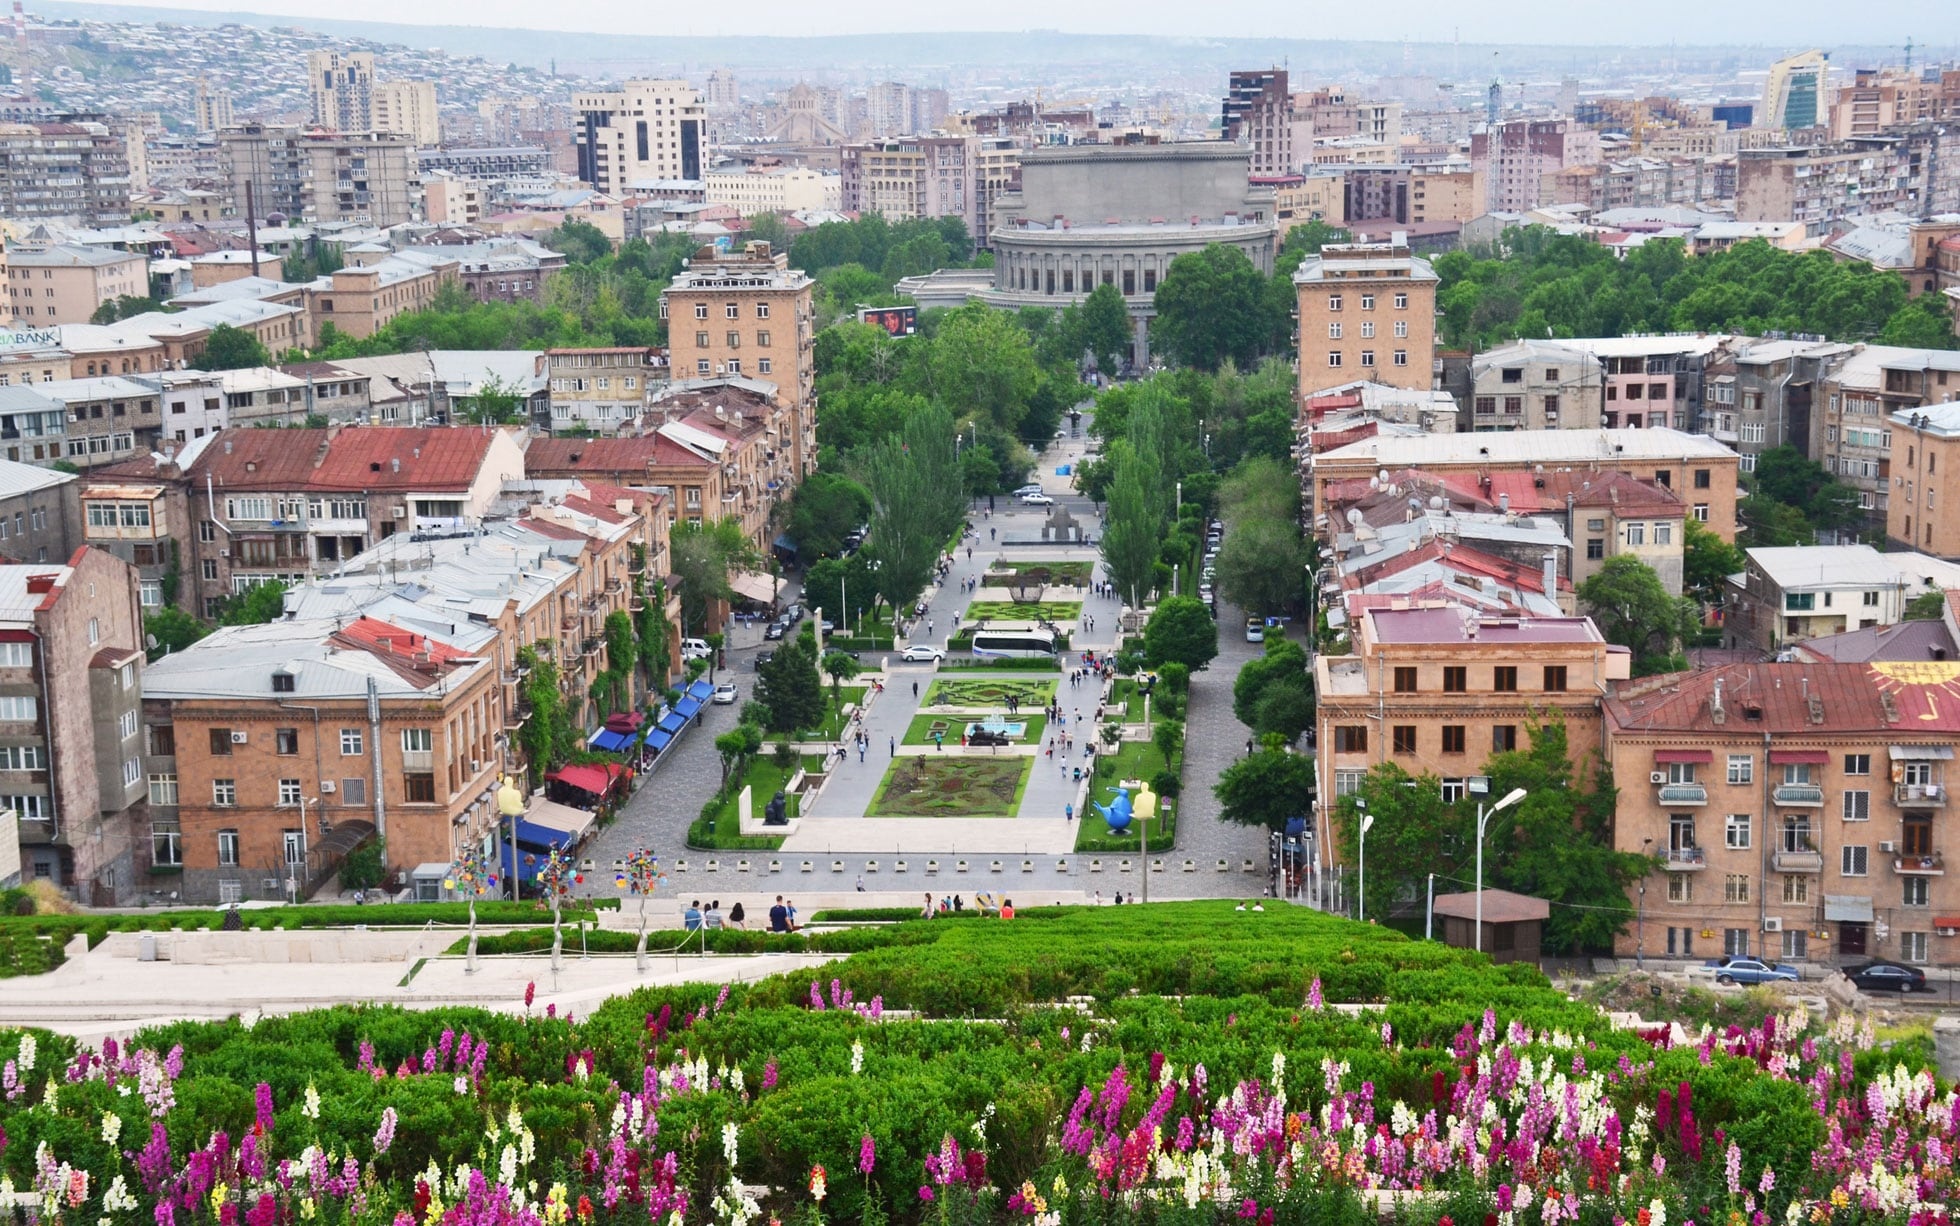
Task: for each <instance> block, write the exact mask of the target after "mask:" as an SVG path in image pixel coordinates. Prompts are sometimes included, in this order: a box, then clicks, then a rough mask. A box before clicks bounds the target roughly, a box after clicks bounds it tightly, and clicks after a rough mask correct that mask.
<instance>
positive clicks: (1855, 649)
mask: <svg viewBox="0 0 1960 1226" xmlns="http://www.w3.org/2000/svg"><path fill="white" fill-rule="evenodd" d="M1791 650H1793V651H1794V652H1795V653H1796V656H1797V659H1799V660H1802V661H1813V662H1816V663H1835V664H1866V663H1870V662H1872V661H1875V660H1954V659H1960V644H1956V643H1955V642H1954V641H1953V633H1952V631H1950V630H1948V629H1947V628H1946V623H1945V622H1944V621H1910V622H1899V623H1898V624H1897V625H1892V626H1865V627H1862V628H1860V629H1857V630H1847V631H1845V632H1844V633H1843V634H1827V635H1823V636H1822V637H1820V638H1814V639H1805V640H1804V641H1802V642H1800V643H1794V644H1792V645H1791Z"/></svg>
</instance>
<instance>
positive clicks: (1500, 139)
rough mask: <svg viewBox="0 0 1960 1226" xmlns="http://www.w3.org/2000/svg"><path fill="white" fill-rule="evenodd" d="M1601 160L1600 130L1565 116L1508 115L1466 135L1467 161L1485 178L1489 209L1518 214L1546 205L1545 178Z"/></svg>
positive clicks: (1495, 211)
mask: <svg viewBox="0 0 1960 1226" xmlns="http://www.w3.org/2000/svg"><path fill="white" fill-rule="evenodd" d="M1598 161H1599V133H1597V132H1594V131H1593V130H1591V129H1590V128H1582V127H1580V126H1579V125H1578V124H1576V123H1573V122H1572V121H1571V120H1569V119H1510V120H1504V121H1502V122H1499V123H1498V124H1496V125H1495V126H1494V127H1490V128H1487V129H1486V130H1485V131H1482V132H1477V133H1474V134H1473V135H1472V136H1471V137H1470V164H1471V165H1472V166H1473V167H1475V168H1476V169H1477V170H1478V171H1479V172H1481V173H1482V175H1483V177H1484V190H1485V191H1486V193H1488V194H1487V197H1486V199H1487V202H1488V205H1489V209H1488V211H1490V212H1493V213H1522V212H1526V211H1528V210H1530V209H1535V208H1537V207H1538V206H1539V205H1541V204H1545V203H1548V201H1547V200H1546V199H1545V180H1546V176H1548V175H1553V174H1556V173H1557V172H1558V171H1561V170H1564V169H1565V168H1566V167H1568V166H1590V165H1592V164H1594V163H1596V162H1598Z"/></svg>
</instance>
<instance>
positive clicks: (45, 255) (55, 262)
mask: <svg viewBox="0 0 1960 1226" xmlns="http://www.w3.org/2000/svg"><path fill="white" fill-rule="evenodd" d="M144 258H145V257H144V256H143V255H142V253H140V252H135V251H117V250H116V249H114V248H113V247H75V246H66V245H64V246H60V247H49V248H47V249H46V250H43V251H9V252H8V253H7V263H8V265H10V266H11V267H14V268H110V267H113V266H115V265H117V264H127V263H129V262H130V261H132V260H133V261H135V262H136V263H139V264H140V263H142V262H143V261H144Z"/></svg>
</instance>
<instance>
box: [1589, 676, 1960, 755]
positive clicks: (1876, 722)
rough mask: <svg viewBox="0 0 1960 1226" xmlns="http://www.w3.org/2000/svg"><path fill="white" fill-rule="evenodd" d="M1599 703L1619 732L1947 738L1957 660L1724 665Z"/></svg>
mask: <svg viewBox="0 0 1960 1226" xmlns="http://www.w3.org/2000/svg"><path fill="white" fill-rule="evenodd" d="M1718 681H1719V682H1720V683H1721V685H1722V708H1723V711H1724V712H1725V715H1726V718H1725V720H1724V722H1723V723H1720V724H1717V723H1716V722H1715V718H1714V714H1713V712H1712V710H1711V705H1712V700H1713V697H1714V692H1715V685H1716V683H1717V682H1718ZM1605 708H1606V714H1607V719H1608V721H1609V722H1610V724H1611V726H1612V727H1613V728H1615V729H1616V730H1617V731H1619V732H1620V733H1621V734H1623V735H1625V734H1639V733H1642V732H1657V733H1659V732H1664V733H1670V734H1673V733H1695V732H1701V733H1714V732H1717V731H1718V730H1719V731H1722V732H1741V733H1743V734H1745V735H1746V734H1752V733H1753V734H1758V735H1760V734H1762V733H1773V734H1781V735H1784V736H1813V737H1814V736H1823V737H1828V736H1833V735H1837V734H1842V733H1847V732H1865V733H1877V734H1880V735H1883V736H1891V737H1898V738H1901V739H1907V740H1916V739H1919V738H1921V737H1926V736H1934V737H1939V738H1942V739H1945V740H1948V741H1950V740H1951V739H1952V737H1953V734H1954V733H1955V732H1960V661H1951V660H1911V661H1904V660H1901V661H1881V662H1876V663H1870V664H1774V663H1771V664H1731V665H1726V666H1723V667H1720V668H1710V669H1704V670H1702V671H1701V672H1697V673H1674V674H1671V675H1669V676H1666V677H1648V678H1643V679H1642V680H1640V681H1636V682H1633V683H1632V684H1630V685H1623V686H1621V687H1619V688H1618V689H1617V690H1616V691H1615V693H1614V694H1612V695H1611V696H1610V697H1608V698H1607V700H1606V703H1605ZM1751 712H1754V714H1753V715H1752V714H1751Z"/></svg>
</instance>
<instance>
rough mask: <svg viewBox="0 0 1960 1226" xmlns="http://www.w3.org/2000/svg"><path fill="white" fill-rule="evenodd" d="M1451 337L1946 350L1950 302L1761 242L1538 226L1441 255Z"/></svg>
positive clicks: (1887, 275) (1476, 341) (1479, 342)
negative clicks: (1702, 338) (1697, 242)
mask: <svg viewBox="0 0 1960 1226" xmlns="http://www.w3.org/2000/svg"><path fill="white" fill-rule="evenodd" d="M1435 268H1436V274H1437V276H1438V277H1439V278H1440V284H1439V285H1438V287H1437V295H1436V306H1437V309H1438V311H1439V312H1440V314H1441V316H1442V319H1441V324H1440V327H1441V337H1442V340H1443V343H1444V344H1446V345H1451V346H1454V347H1457V348H1466V349H1472V350H1480V349H1488V348H1490V347H1492V346H1494V345H1499V344H1502V343H1504V342H1506V341H1509V340H1512V339H1514V338H1518V337H1546V336H1553V337H1558V336H1624V335H1628V334H1630V333H1635V332H1669V331H1680V332H1696V331H1702V332H1742V333H1748V334H1752V335H1760V334H1762V333H1764V332H1768V331H1773V330H1780V331H1784V332H1808V333H1816V334H1820V335H1823V336H1828V337H1830V338H1832V339H1833V340H1843V341H1857V340H1877V341H1881V342H1883V343H1885V344H1888V345H1906V346H1911V347H1914V348H1921V349H1950V348H1953V347H1955V345H1956V344H1960V340H1956V338H1955V336H1954V334H1953V319H1952V313H1951V310H1950V309H1949V307H1948V305H1947V303H1946V301H1945V299H1944V297H1943V296H1942V295H1939V294H1922V295H1920V296H1919V297H1918V298H1913V299H1908V297H1907V293H1906V285H1905V282H1904V281H1903V280H1902V279H1901V278H1900V277H1899V276H1898V274H1896V273H1893V272H1889V271H1886V270H1884V269H1879V268H1874V267H1872V266H1871V265H1869V264H1865V263H1860V262H1855V261H1840V260H1838V259H1836V258H1834V257H1832V256H1831V255H1830V254H1829V253H1828V252H1823V251H1810V252H1804V253H1802V254H1797V253H1793V252H1788V251H1784V250H1781V249H1780V248H1776V247H1772V246H1770V245H1769V244H1768V243H1766V242H1763V241H1762V240H1760V239H1757V240H1752V241H1750V242H1746V243H1738V244H1736V245H1735V246H1734V247H1731V248H1729V249H1728V250H1727V251H1723V252H1718V253H1715V254H1712V255H1705V256H1698V257H1694V258H1689V256H1688V255H1687V252H1686V250H1685V249H1684V248H1683V246H1682V244H1681V242H1680V240H1678V239H1656V240H1654V241H1652V242H1649V243H1646V244H1644V245H1642V246H1640V247H1637V248H1635V249H1633V250H1632V251H1629V252H1627V253H1626V256H1625V258H1624V259H1622V258H1620V257H1619V256H1618V255H1617V254H1616V253H1614V252H1613V251H1610V250H1608V249H1606V248H1605V247H1602V246H1600V245H1599V244H1598V243H1596V242H1593V241H1592V240H1591V239H1590V238H1586V237H1583V236H1580V235H1570V234H1558V233H1555V232H1553V231H1551V230H1549V229H1546V228H1544V227H1541V226H1530V227H1524V228H1514V229H1510V230H1506V231H1505V232H1504V235H1503V238H1502V239H1501V241H1500V243H1499V245H1498V248H1497V249H1495V250H1490V249H1485V250H1476V251H1451V252H1447V253H1445V254H1443V255H1440V256H1438V257H1436V260H1435Z"/></svg>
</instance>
